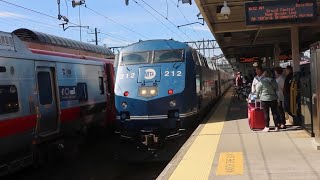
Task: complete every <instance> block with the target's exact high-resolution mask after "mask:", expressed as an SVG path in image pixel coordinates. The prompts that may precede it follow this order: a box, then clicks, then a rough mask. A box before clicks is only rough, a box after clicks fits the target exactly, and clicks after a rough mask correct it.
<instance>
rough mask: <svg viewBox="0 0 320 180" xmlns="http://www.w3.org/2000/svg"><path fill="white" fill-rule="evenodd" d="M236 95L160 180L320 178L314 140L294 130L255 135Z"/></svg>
mask: <svg viewBox="0 0 320 180" xmlns="http://www.w3.org/2000/svg"><path fill="white" fill-rule="evenodd" d="M232 94H233V89H232V88H231V89H230V90H229V91H228V92H227V93H226V94H225V96H224V97H223V98H222V99H221V100H220V102H219V103H217V105H216V106H215V107H214V108H213V110H212V111H211V112H210V114H209V115H208V117H207V120H205V121H204V122H203V123H202V124H200V125H199V127H198V128H197V129H196V130H195V131H194V133H193V134H192V135H191V136H190V137H189V139H188V140H187V141H186V142H185V144H184V145H183V147H182V148H181V149H180V150H179V152H178V153H177V154H176V155H175V157H174V158H173V159H172V160H171V161H170V163H169V164H168V165H167V166H166V168H165V169H164V170H163V171H162V173H161V174H160V175H159V176H158V178H157V179H158V180H163V179H170V180H189V179H190V180H206V179H219V180H220V179H221V180H229V179H237V180H249V179H250V180H255V179H257V180H264V179H266V180H267V179H268V180H269V179H272V180H276V179H279V180H280V179H281V180H286V179H288V180H293V179H296V180H300V179H301V180H302V179H303V180H319V179H320V158H319V157H320V151H318V150H316V148H315V146H314V145H313V144H314V138H312V137H310V136H309V135H308V134H307V133H306V132H305V131H304V130H302V129H301V128H299V127H294V126H290V125H289V126H288V128H287V129H281V130H280V131H278V132H261V131H253V130H251V129H250V128H249V125H248V119H247V104H246V102H245V101H240V100H238V99H234V98H233V97H232ZM271 122H272V120H271ZM272 124H273V123H272ZM272 124H271V126H272Z"/></svg>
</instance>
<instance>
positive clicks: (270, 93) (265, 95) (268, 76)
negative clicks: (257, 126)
mask: <svg viewBox="0 0 320 180" xmlns="http://www.w3.org/2000/svg"><path fill="white" fill-rule="evenodd" d="M262 76H263V78H261V80H260V82H259V83H258V84H257V86H256V91H257V96H258V98H259V99H260V100H261V103H262V108H263V112H264V119H265V128H264V129H263V132H268V131H269V124H270V117H269V110H270V108H271V111H272V116H273V121H274V125H275V131H279V127H278V124H279V114H278V108H277V104H278V97H277V93H276V91H277V89H278V84H277V82H276V80H275V79H273V78H272V73H271V71H269V70H266V71H264V73H263V75H262Z"/></svg>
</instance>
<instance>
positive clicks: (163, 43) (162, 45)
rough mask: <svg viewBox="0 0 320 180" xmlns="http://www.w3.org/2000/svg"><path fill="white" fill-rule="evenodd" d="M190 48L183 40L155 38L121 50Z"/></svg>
mask: <svg viewBox="0 0 320 180" xmlns="http://www.w3.org/2000/svg"><path fill="white" fill-rule="evenodd" d="M185 48H190V46H189V45H187V44H186V43H183V42H179V41H175V40H167V39H155V40H147V41H140V42H137V43H134V44H131V45H129V46H127V47H124V48H122V49H121V50H120V52H133V51H152V50H165V49H185Z"/></svg>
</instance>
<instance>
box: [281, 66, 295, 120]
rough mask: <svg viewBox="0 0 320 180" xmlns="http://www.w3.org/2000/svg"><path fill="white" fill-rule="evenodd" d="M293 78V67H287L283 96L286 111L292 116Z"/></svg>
mask: <svg viewBox="0 0 320 180" xmlns="http://www.w3.org/2000/svg"><path fill="white" fill-rule="evenodd" d="M292 77H293V72H292V67H291V66H287V68H286V79H285V80H284V86H283V96H284V110H285V111H286V112H288V114H289V115H291V116H292V114H291V112H290V86H291V81H292Z"/></svg>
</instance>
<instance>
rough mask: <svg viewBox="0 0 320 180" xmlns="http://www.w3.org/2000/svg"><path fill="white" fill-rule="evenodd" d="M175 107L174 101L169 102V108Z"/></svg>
mask: <svg viewBox="0 0 320 180" xmlns="http://www.w3.org/2000/svg"><path fill="white" fill-rule="evenodd" d="M176 105H177V102H176V100H172V101H170V102H169V106H170V107H176Z"/></svg>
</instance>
